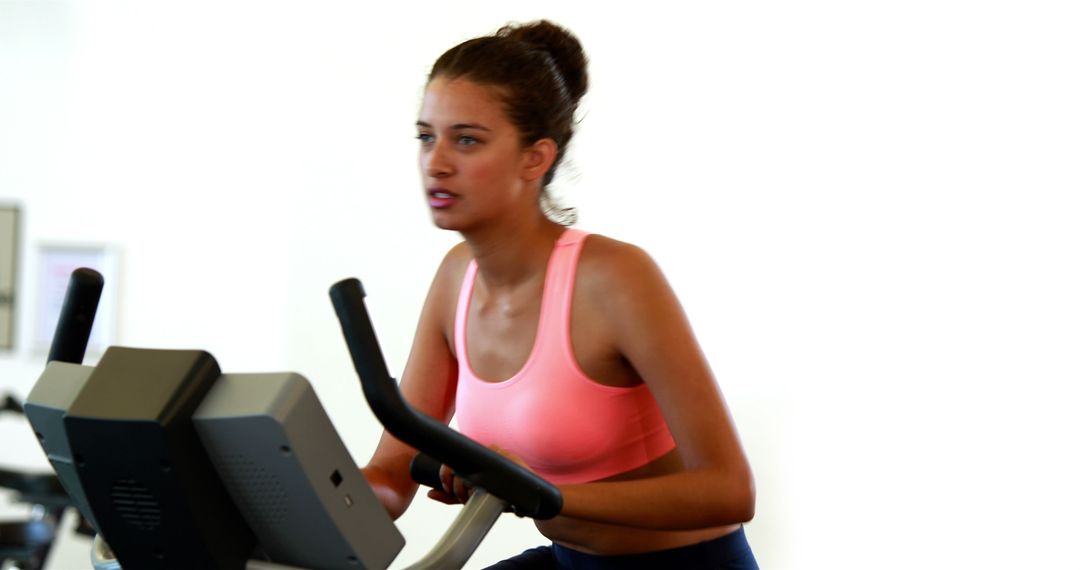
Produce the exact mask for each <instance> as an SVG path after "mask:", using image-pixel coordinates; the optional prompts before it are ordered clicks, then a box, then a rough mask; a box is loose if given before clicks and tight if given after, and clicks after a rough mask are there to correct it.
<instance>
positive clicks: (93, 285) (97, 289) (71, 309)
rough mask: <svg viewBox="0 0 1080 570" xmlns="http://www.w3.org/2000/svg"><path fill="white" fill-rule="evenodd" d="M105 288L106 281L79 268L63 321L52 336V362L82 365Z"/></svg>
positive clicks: (66, 298)
mask: <svg viewBox="0 0 1080 570" xmlns="http://www.w3.org/2000/svg"><path fill="white" fill-rule="evenodd" d="M104 286H105V279H104V278H102V277H101V274H100V273H98V272H97V271H94V270H93V269H89V268H86V267H80V268H79V269H76V270H75V271H72V272H71V279H70V280H69V281H68V288H67V293H66V294H65V295H64V304H63V306H62V307H61V309H60V319H59V320H58V321H57V323H56V332H55V333H53V340H52V347H51V348H49V362H52V361H54V360H59V361H60V362H70V363H72V364H82V361H83V356H85V355H86V345H87V344H88V343H89V342H90V331H91V330H92V329H93V327H94V316H95V315H96V314H97V307H98V301H100V300H101V290H102V289H103V288H104Z"/></svg>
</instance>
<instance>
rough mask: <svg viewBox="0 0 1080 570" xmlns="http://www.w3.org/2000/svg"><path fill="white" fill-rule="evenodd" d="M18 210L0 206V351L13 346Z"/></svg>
mask: <svg viewBox="0 0 1080 570" xmlns="http://www.w3.org/2000/svg"><path fill="white" fill-rule="evenodd" d="M18 269H19V208H17V207H15V206H6V205H0V351H3V350H11V349H12V348H14V346H15V299H16V295H15V288H16V286H17V285H18V283H19V280H18V276H17V275H16V271H18Z"/></svg>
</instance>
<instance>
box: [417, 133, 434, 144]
mask: <svg viewBox="0 0 1080 570" xmlns="http://www.w3.org/2000/svg"><path fill="white" fill-rule="evenodd" d="M416 140H418V141H420V142H422V143H424V144H427V143H430V142H431V141H433V140H435V137H434V136H433V135H431V134H429V133H420V134H418V135H416Z"/></svg>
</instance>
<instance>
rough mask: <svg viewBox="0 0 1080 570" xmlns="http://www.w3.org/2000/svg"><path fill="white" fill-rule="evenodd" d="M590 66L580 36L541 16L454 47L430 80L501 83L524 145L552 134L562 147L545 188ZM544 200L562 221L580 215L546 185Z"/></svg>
mask: <svg viewBox="0 0 1080 570" xmlns="http://www.w3.org/2000/svg"><path fill="white" fill-rule="evenodd" d="M586 66H587V60H586V58H585V53H584V51H583V50H582V49H581V43H580V42H579V41H578V39H577V38H576V37H575V36H574V35H573V34H571V33H570V32H569V31H568V30H566V29H564V28H562V27H560V26H558V25H556V24H553V23H551V22H549V21H547V20H541V21H538V22H531V23H528V24H521V25H510V26H504V27H502V28H500V29H499V31H497V32H495V33H494V34H493V35H490V36H483V37H479V38H474V39H471V40H468V41H466V42H463V43H460V44H458V45H456V46H454V47H452V48H450V49H449V50H447V51H446V53H444V54H442V56H441V57H439V59H438V60H436V61H435V65H433V66H432V68H431V73H430V74H429V75H428V82H430V81H431V80H433V79H435V78H436V77H444V78H447V79H457V78H462V79H468V80H470V81H473V82H476V83H480V84H483V85H490V86H493V87H497V88H498V90H499V91H500V95H501V98H502V100H503V103H504V105H505V106H506V113H507V116H508V117H509V119H510V122H512V123H513V124H514V126H515V127H517V129H518V131H519V132H520V133H521V142H522V144H532V143H534V142H536V141H538V140H540V139H543V138H550V139H552V140H554V141H555V144H556V145H557V147H558V151H557V154H556V155H555V161H554V162H553V163H552V165H551V169H550V170H548V172H547V174H546V175H545V176H544V181H543V186H544V187H546V186H547V185H548V184H549V183H551V180H552V179H553V178H554V177H555V170H556V169H557V168H558V166H559V164H560V163H561V162H562V159H563V156H564V155H565V153H566V147H567V145H568V144H570V139H571V138H573V136H574V112H575V111H576V110H577V106H578V102H580V101H581V97H582V96H583V95H585V91H586V90H587V89H588V74H587V72H586ZM541 205H542V206H543V208H544V210H545V212H546V213H547V214H548V215H549V216H553V218H554V219H555V220H556V221H558V222H559V223H563V224H565V225H570V224H573V223H574V221H575V219H576V214H575V212H574V211H573V209H572V208H562V207H559V206H557V205H555V204H553V202H552V200H551V197H550V196H548V194H547V192H546V190H545V191H544V193H543V194H542V195H541Z"/></svg>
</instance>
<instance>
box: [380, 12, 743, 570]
mask: <svg viewBox="0 0 1080 570" xmlns="http://www.w3.org/2000/svg"><path fill="white" fill-rule="evenodd" d="M586 87H587V75H586V59H585V55H584V53H583V51H582V49H581V45H580V43H579V42H578V40H577V39H576V38H575V37H574V36H573V35H572V34H570V33H569V32H568V31H566V30H564V29H563V28H560V27H558V26H556V25H554V24H551V23H549V22H546V21H541V22H535V23H532V24H527V25H522V26H512V27H510V26H508V27H504V28H502V29H500V30H499V31H498V32H496V33H495V34H494V35H492V36H486V37H480V38H475V39H472V40H469V41H466V42H464V43H462V44H460V45H458V46H455V47H453V48H451V49H450V50H449V51H447V52H446V53H444V54H443V55H442V56H441V57H440V58H439V59H438V61H436V62H435V65H434V66H433V67H432V70H431V74H430V76H429V77H428V83H427V89H426V91H425V95H424V101H423V105H422V108H421V109H420V115H419V120H418V121H417V123H416V125H417V133H418V136H417V138H418V139H419V145H420V153H419V155H420V174H421V177H422V179H423V186H424V191H425V195H426V198H427V203H428V206H429V208H430V210H431V215H432V219H433V220H434V222H435V224H436V225H437V226H438V227H440V228H443V229H446V230H451V231H456V232H458V233H460V234H461V236H462V237H463V238H464V241H463V242H462V243H460V244H459V245H457V246H455V247H453V248H452V249H451V250H450V251H449V252H448V253H447V254H446V257H445V258H444V260H443V262H442V264H441V265H440V267H439V269H438V271H437V273H436V276H435V278H434V281H433V283H432V285H431V289H430V291H429V293H428V297H427V300H426V302H425V304H424V308H423V311H422V313H421V316H420V321H419V325H418V327H417V331H416V337H415V339H414V342H413V347H412V352H411V354H410V356H409V359H408V363H407V365H406V367H405V370H404V373H403V375H402V380H401V390H402V393H403V394H404V396H405V398H406V399H408V400H409V402H410V403H411V404H412V405H414V406H415V407H416V408H417V409H419V410H421V411H423V412H424V413H427V414H428V415H430V416H432V417H434V418H437V419H440V420H442V421H444V422H449V421H450V418H451V417H452V416H454V415H455V413H456V416H457V419H458V425H459V427H460V429H461V431H462V432H463V433H465V434H466V435H468V436H470V437H472V438H473V439H476V440H477V441H479V442H480V443H483V444H485V445H490V446H492V447H495V448H497V449H499V450H500V451H502V452H503V453H505V454H507V455H509V456H510V457H512V458H513V459H514V460H515V461H518V462H519V463H521V464H523V465H525V466H526V467H527V468H529V469H531V470H533V471H535V472H536V473H537V474H539V475H540V476H542V477H544V478H546V479H548V480H549V481H551V482H552V483H554V484H556V485H557V486H558V487H559V489H560V490H561V492H562V494H563V500H564V507H563V511H562V514H561V515H560V516H558V517H557V518H555V519H552V520H547V521H537V528H538V529H539V531H540V532H541V533H542V534H543V535H544V536H546V537H548V538H550V539H551V540H552V545H551V546H545V547H540V548H536V549H532V550H529V551H527V552H525V553H523V554H521V555H520V556H518V557H515V558H513V559H510V560H507V561H504V562H501V563H500V564H498V565H496V566H495V568H683V569H686V568H757V564H756V562H755V560H754V556H753V554H752V552H751V550H750V547H749V545H748V544H747V542H746V538H745V535H744V534H743V531H742V524H741V523H743V522H746V521H749V520H750V519H751V518H752V517H753V516H754V481H753V476H752V474H751V470H750V467H749V465H748V463H747V459H746V456H745V454H744V453H743V450H742V446H741V444H740V442H739V438H738V435H737V434H736V430H735V426H734V424H733V421H732V418H731V415H730V414H729V412H728V410H727V407H726V405H725V403H724V400H723V397H722V395H721V393H720V390H719V389H718V387H717V383H716V380H715V379H714V377H713V375H712V372H711V371H710V369H709V366H708V363H707V362H706V360H705V356H704V355H703V354H702V351H701V349H700V347H699V346H698V343H697V341H696V340H695V338H694V335H693V333H692V332H691V329H690V325H689V323H688V321H687V318H686V316H685V314H684V313H683V311H682V309H681V307H680V306H679V303H678V301H677V300H676V298H675V295H674V294H673V293H672V291H671V288H670V287H669V285H668V284H667V282H666V281H665V279H664V277H663V275H662V274H661V272H660V270H659V269H658V268H657V266H656V264H655V263H654V262H653V261H652V260H651V259H650V258H649V256H648V255H647V254H646V253H645V252H643V251H642V250H641V249H639V248H637V247H635V246H633V245H630V244H627V243H623V242H620V241H617V240H614V239H611V238H607V237H604V236H600V235H589V234H587V233H585V232H582V231H580V230H576V229H572V228H569V227H568V226H569V225H570V223H572V220H569V219H567V218H568V217H571V216H568V215H567V214H568V212H567V211H565V210H560V209H558V208H556V207H554V206H553V205H552V203H551V201H550V200H549V198H548V196H547V194H546V190H545V188H546V186H547V185H548V183H549V182H550V181H551V179H552V177H553V176H554V173H555V170H556V168H557V166H558V165H559V163H560V161H561V160H562V158H563V155H564V153H565V151H566V148H567V145H568V143H569V142H570V139H571V137H572V136H573V126H574V112H575V110H576V108H577V104H578V101H579V100H580V99H581V97H582V95H584V93H585V91H586ZM415 454H416V451H415V450H414V449H412V448H410V447H408V446H406V445H405V444H403V443H401V442H400V441H398V440H396V439H395V438H393V437H392V436H390V435H389V434H384V435H383V437H382V439H381V440H380V443H379V445H378V448H377V449H376V451H375V453H374V456H373V457H372V459H371V462H370V463H369V464H368V465H367V466H366V467H365V468H364V475H365V476H366V478H367V479H368V481H369V482H370V483H371V485H372V487H373V488H374V489H375V491H376V494H377V495H378V497H379V499H380V500H381V501H382V503H383V505H384V506H385V507H386V509H387V510H388V511H389V512H390V514H391V515H392V516H393V517H394V518H397V517H398V516H400V515H401V514H402V513H403V512H404V511H405V509H406V508H407V507H408V505H409V503H410V502H411V501H412V499H413V497H414V495H415V494H416V491H417V485H416V484H415V483H413V482H412V481H411V480H410V478H409V475H408V464H409V461H410V460H411V459H412V457H413V456H414V455H415ZM443 475H444V477H443V479H444V489H443V490H441V491H440V490H435V491H431V492H430V493H429V495H430V496H432V497H433V498H436V499H438V500H442V501H444V502H457V501H461V500H464V499H465V498H466V497H467V496H468V493H469V489H468V488H467V487H466V486H465V485H464V484H463V482H462V481H461V480H458V479H456V478H454V477H453V476H452V475H451V474H450V473H449V471H448V470H446V469H445V468H444V471H443Z"/></svg>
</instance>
